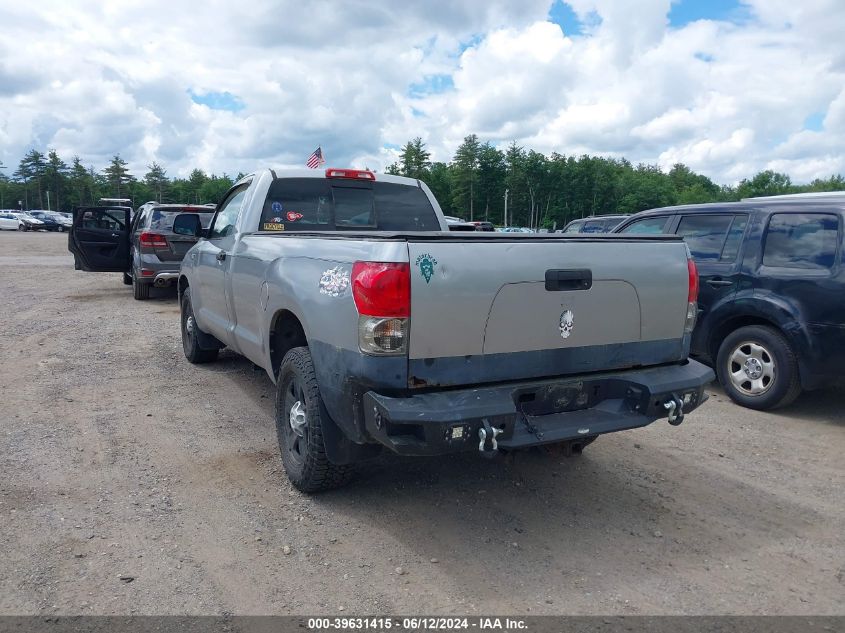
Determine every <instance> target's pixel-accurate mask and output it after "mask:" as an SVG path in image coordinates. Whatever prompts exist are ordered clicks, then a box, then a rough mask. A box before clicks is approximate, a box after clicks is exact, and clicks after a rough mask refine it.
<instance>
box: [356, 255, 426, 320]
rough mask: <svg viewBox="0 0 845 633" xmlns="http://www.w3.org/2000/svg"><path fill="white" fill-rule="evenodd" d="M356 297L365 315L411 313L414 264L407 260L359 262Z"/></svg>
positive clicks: (407, 315) (391, 315)
mask: <svg viewBox="0 0 845 633" xmlns="http://www.w3.org/2000/svg"><path fill="white" fill-rule="evenodd" d="M351 281H352V297H353V298H354V299H355V307H356V308H358V314H360V315H362V316H378V317H405V318H407V317H409V316H411V267H410V265H409V264H408V263H407V262H400V263H392V262H390V263H388V262H355V263H354V264H353V265H352V280H351Z"/></svg>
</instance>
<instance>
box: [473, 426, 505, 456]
mask: <svg viewBox="0 0 845 633" xmlns="http://www.w3.org/2000/svg"><path fill="white" fill-rule="evenodd" d="M482 423H483V424H484V426H483V427H481V428H480V429H478V439H479V442H478V452H479V453H481V454H482V455H484V456H485V457H493V456H494V455H495V454H496V453H497V452H498V450H499V443H498V442H497V441H496V438H497V437H498V435H499V434H500V433H501V432H502V429H497V428H496V427H493V426H490V423H489V422H488V421H487V420H486V419H485V420H482ZM488 438H489V440H490V448H489V449H488V448H487V440H488Z"/></svg>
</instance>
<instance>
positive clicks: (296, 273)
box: [73, 169, 713, 491]
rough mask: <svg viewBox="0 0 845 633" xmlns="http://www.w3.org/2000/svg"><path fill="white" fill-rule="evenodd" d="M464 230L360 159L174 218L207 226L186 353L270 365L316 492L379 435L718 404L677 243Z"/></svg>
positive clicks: (196, 231) (587, 421)
mask: <svg viewBox="0 0 845 633" xmlns="http://www.w3.org/2000/svg"><path fill="white" fill-rule="evenodd" d="M447 227H448V224H447V222H446V221H445V219H444V217H443V215H442V212H441V211H440V207H439V205H438V204H437V201H436V200H435V198H434V196H433V195H432V194H431V191H430V190H429V189H428V187H426V186H425V184H424V183H422V182H420V181H418V180H412V179H409V178H402V177H398V176H390V175H383V174H374V173H373V172H370V171H362V170H351V169H327V170H326V171H325V172H323V171H322V170H321V171H317V170H312V169H304V170H275V171H273V170H269V169H268V170H263V171H260V172H257V173H254V174H251V175H249V176H246V177H245V178H243V179H241V180H240V181H239V182H238V183H236V185H235V186H234V187H233V188H232V189H231V190H230V191H229V192H228V193H227V194H226V195H225V197H224V198H223V201H222V202H221V203H220V205H219V206H218V208H217V211H216V213H215V215H214V218H213V220H212V221H211V224H210V226H209V227H208V228H205V227H204V226H203V223H202V222H201V219H200V217H199V215H197V214H194V213H182V214H180V215H178V216H177V217H176V218H175V220H174V223H173V230H174V232H175V233H177V234H183V233H190V234H192V235H194V236H196V237H198V238H200V239H199V241H198V242H197V243H196V244H195V245H194V246H193V247H192V248H191V249H190V250H189V251H188V253H187V255H186V256H185V258H184V260H183V262H182V268H181V272H180V277H179V297H180V305H181V328H182V345H183V349H184V352H185V356H186V358H187V359H188V360H189V361H190V362H192V363H202V362H209V361H212V360H214V359H215V358H216V357H217V353H218V350H219V349H221V348H223V347H229V348H231V349H232V350H234V351H235V352H237V353H240V354H242V355H244V356H246V357H247V358H249V359H250V360H251V361H252V362H253V363H255V364H256V365H258V366H259V367H262V368H263V369H264V370H265V371H266V372H267V374H268V376H269V377H270V379H271V380H272V381H273V382H274V383H276V389H277V391H276V393H277V395H276V428H277V432H278V437H279V446H280V449H281V454H282V461H283V464H284V466H285V469H286V471H287V473H288V477H289V478H290V480H291V481H292V482H293V484H294V485H295V486H297V487H298V488H299V489H301V490H304V491H317V490H323V489H327V488H331V487H335V486H338V485H340V484H342V483H344V482H345V481H347V479H348V478H349V475H350V474H351V472H352V465H353V464H354V463H355V462H357V461H360V460H362V459H367V458H369V457H372V456H374V455H376V454H377V453H378V452H379V451H380V450H381V449H382V448H387V449H389V450H392V451H394V452H396V453H399V454H403V455H434V454H445V453H456V452H460V451H467V450H474V451H479V452H480V453H482V454H484V455H487V456H489V455H492V454H494V453H496V452H498V451H499V450H515V449H519V448H526V447H531V446H537V445H542V444H562V445H563V447H564V450H565V451H567V452H573V451H574V452H580V450H581V449H582V448H583V447H585V446H586V445H587V444H589V443H590V442H592V441H593V440H594V439H595V438H596V437H597V436H599V435H601V434H604V433H610V432H614V431H621V430H624V429H631V428H637V427H642V426H645V425H647V424H650V423H651V422H653V421H655V420H657V419H660V418H664V419H668V420H669V421H670V422H672V423H673V424H679V423H680V422H681V420H682V419H683V417H684V414H686V413H689V412H690V411H692V410H694V409H695V408H696V407H697V406H699V405H700V404H701V403H702V402H703V401H704V400H705V398H706V396H705V394H704V387H705V385H706V384H708V383H709V382H710V381H711V380H712V379H713V372H712V371H711V370H710V369H709V368H706V367H704V366H703V365H701V364H699V363H697V362H695V361H689V360H688V359H687V352H688V350H687V345H688V340H689V339H688V333H689V332H691V331H692V325H693V320H694V318H695V313H696V312H695V300H696V297H695V289H696V287H697V276H696V272H695V264H694V263H693V262H692V260H691V259H689V258H688V249H687V248H686V246H685V245H684V244H683V241H682V240H681V239H680V238H677V237H674V236H648V237H640V236H636V237H625V236H602V237H600V238H596V239H595V240H590V241H585V240H580V239H576V238H570V237H566V236H562V235H546V236H528V235H518V234H516V235H506V234H505V235H503V234H498V233H487V232H484V233H482V232H468V233H465V234H463V233H446V231H447ZM73 230H74V232H76V231H77V230H79V229H78V228H77V227H76V226H74V229H73ZM110 241H111V242H112V244H114V245H115V246H114V248H115V252H116V253H117V255H116V256H115V257H113V258H111V259H110V261H108V262H104V263H103V268H102V270H113V269H119V268H120V267H121V266H122V265H127V262H128V255H121V254H120V253H119V250H118V249H119V247H118V244H120V243H122V242H125V241H126V237H125V234H124V236H121V235H120V234H115V235H114V236H113V237H111V238H110ZM80 247H81V249H82V250H83V252H84V251H85V250H87V249H88V248H90V246H89V245H87V244H86V243H85V242H83V241H80ZM505 262H506V263H505ZM573 262H577V265H576V264H574V263H573ZM91 269H92V270H98V269H100V268H94V267H92V268H91Z"/></svg>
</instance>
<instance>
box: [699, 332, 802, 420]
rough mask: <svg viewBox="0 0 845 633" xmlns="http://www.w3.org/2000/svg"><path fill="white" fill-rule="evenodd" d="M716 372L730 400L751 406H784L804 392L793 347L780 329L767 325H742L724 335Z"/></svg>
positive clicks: (764, 407) (760, 408)
mask: <svg viewBox="0 0 845 633" xmlns="http://www.w3.org/2000/svg"><path fill="white" fill-rule="evenodd" d="M716 374H717V375H718V377H719V382H720V383H721V385H722V387H723V388H724V390H725V392H726V393H727V394H728V396H730V398H731V400H733V401H734V402H736V403H737V404H739V405H742V406H744V407H748V408H749V409H758V410H760V411H766V410H769V409H775V408H777V407H785V406H786V405H788V404H790V403H791V402H792V401H793V400H795V398H797V397H798V394H800V393H801V382H800V381H799V377H798V362H797V360H796V358H795V353H794V352H793V351H792V347H791V346H790V345H789V342H788V341H787V340H786V339H785V338H784V336H783V335H782V334H781V333H780V332H778V331H777V330H775V329H773V328H770V327H766V326H761V325H749V326H746V327H741V328H739V329H738V330H735V331H734V332H731V333H730V334H729V335H728V336H727V337H725V340H724V341H722V345H721V346H720V347H719V354H718V356H717V359H716Z"/></svg>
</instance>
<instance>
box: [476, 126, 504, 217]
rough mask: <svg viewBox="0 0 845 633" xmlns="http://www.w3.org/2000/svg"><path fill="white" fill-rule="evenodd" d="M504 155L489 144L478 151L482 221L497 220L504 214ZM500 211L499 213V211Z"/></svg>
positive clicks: (478, 197) (485, 144)
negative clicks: (482, 210)
mask: <svg viewBox="0 0 845 633" xmlns="http://www.w3.org/2000/svg"><path fill="white" fill-rule="evenodd" d="M504 196H505V155H504V154H503V153H502V152H501V150H498V149H496V148H495V147H493V145H491V144H490V143H489V142H487V143H484V144H483V145H482V146H481V147H480V148H479V150H478V193H477V195H476V197H477V199H478V201H479V204H481V205H484V219H485V220H486V221H490V218H491V217H495V218H499V217H501V213H504ZM500 209H501V211H500Z"/></svg>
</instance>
